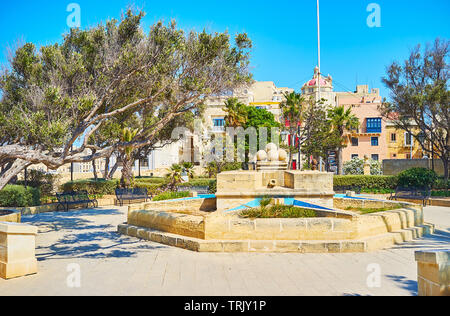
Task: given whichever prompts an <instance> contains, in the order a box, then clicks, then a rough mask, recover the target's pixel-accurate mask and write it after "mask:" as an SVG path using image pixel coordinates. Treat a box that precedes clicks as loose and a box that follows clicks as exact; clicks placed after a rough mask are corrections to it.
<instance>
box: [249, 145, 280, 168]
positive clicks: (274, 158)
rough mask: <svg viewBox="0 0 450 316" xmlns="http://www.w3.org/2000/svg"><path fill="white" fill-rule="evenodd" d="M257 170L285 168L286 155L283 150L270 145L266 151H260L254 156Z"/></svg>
mask: <svg viewBox="0 0 450 316" xmlns="http://www.w3.org/2000/svg"><path fill="white" fill-rule="evenodd" d="M256 160H257V163H256V167H257V170H284V169H286V168H287V160H288V154H287V152H286V151H285V150H284V149H278V147H277V145H275V144H273V143H270V144H268V145H267V146H266V150H260V151H258V153H257V154H256Z"/></svg>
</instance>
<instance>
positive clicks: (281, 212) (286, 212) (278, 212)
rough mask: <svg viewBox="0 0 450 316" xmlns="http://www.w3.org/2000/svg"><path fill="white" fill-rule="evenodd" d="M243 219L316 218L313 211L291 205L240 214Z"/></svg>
mask: <svg viewBox="0 0 450 316" xmlns="http://www.w3.org/2000/svg"><path fill="white" fill-rule="evenodd" d="M239 216H240V217H243V218H309V217H317V214H316V212H315V211H314V210H311V209H305V208H301V207H296V206H291V205H271V206H268V205H266V206H264V207H260V208H252V209H248V210H244V211H242V212H240V214H239Z"/></svg>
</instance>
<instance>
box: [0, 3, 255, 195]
mask: <svg viewBox="0 0 450 316" xmlns="http://www.w3.org/2000/svg"><path fill="white" fill-rule="evenodd" d="M143 16H144V13H143V12H137V13H134V12H132V11H131V10H129V11H127V13H126V14H125V15H124V16H123V17H122V18H121V20H120V21H116V20H110V21H108V22H106V23H105V24H100V25H98V26H96V27H93V28H89V29H87V30H80V29H72V30H71V31H70V33H68V34H67V35H65V36H64V39H63V41H62V43H60V44H59V43H58V44H54V45H47V46H43V47H42V48H41V49H40V50H39V51H37V50H36V48H35V46H34V45H33V44H31V43H27V44H25V45H23V46H22V47H20V48H18V49H17V51H16V52H15V54H14V55H13V56H12V57H11V60H10V65H9V67H8V70H5V71H3V73H2V75H1V79H0V91H1V95H2V97H1V100H0V135H1V136H0V138H1V140H0V144H1V147H0V166H1V167H3V168H2V170H3V172H2V174H1V176H0V189H1V188H3V187H4V186H5V185H6V184H7V183H8V181H9V180H10V179H11V178H12V177H14V176H15V175H17V174H18V173H19V172H20V171H21V170H23V169H24V168H25V167H27V166H29V165H31V164H39V163H42V164H45V165H46V166H47V167H48V168H50V169H56V168H58V167H60V166H62V165H65V164H67V163H71V162H89V161H92V160H94V159H99V158H103V157H109V156H111V154H112V153H113V152H117V151H120V150H122V151H123V150H124V149H125V148H130V147H132V148H133V149H139V148H141V147H145V146H147V145H149V144H151V143H154V141H155V139H156V138H157V137H158V135H159V132H160V131H161V130H162V129H163V128H164V127H165V126H167V125H168V124H169V123H170V122H172V121H173V120H174V119H175V118H177V117H178V116H182V115H184V114H185V113H187V112H191V113H194V114H197V113H198V112H199V111H201V109H202V108H203V103H204V100H205V99H206V98H208V97H210V96H213V95H223V94H225V93H227V92H229V91H232V90H233V89H234V88H236V87H239V86H241V85H243V84H247V83H248V82H249V81H250V79H251V76H250V75H249V72H248V63H249V53H248V50H249V49H250V48H251V42H250V40H249V39H248V37H247V35H246V34H238V35H236V37H235V41H234V44H232V43H230V36H229V35H228V34H227V33H215V34H208V33H207V32H205V31H203V32H201V33H197V32H194V31H191V32H190V33H189V34H185V33H184V32H183V31H182V30H180V29H178V28H177V27H176V24H175V23H171V24H169V25H164V24H163V23H162V22H158V23H156V24H155V25H153V26H152V27H151V29H150V31H149V33H148V34H146V33H144V31H143V30H142V28H141V21H142V18H143ZM120 115H124V116H125V117H129V116H131V115H137V116H139V117H140V118H142V120H143V124H141V127H140V128H139V130H138V131H137V133H136V135H134V137H133V139H132V140H131V141H125V142H124V141H121V142H117V143H114V144H107V145H106V146H98V145H97V144H93V143H91V142H90V138H91V136H92V135H94V134H95V133H97V132H98V131H100V129H101V128H102V127H103V126H104V124H105V123H106V122H108V121H109V120H112V119H114V118H115V117H118V116H120ZM74 145H75V146H74Z"/></svg>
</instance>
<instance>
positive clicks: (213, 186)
mask: <svg viewBox="0 0 450 316" xmlns="http://www.w3.org/2000/svg"><path fill="white" fill-rule="evenodd" d="M208 192H209V193H211V194H216V193H217V180H213V181H211V182H210V184H209V188H208Z"/></svg>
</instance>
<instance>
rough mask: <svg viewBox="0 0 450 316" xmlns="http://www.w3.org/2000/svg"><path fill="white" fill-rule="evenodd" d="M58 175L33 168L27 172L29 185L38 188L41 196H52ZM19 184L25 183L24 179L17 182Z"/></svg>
mask: <svg viewBox="0 0 450 316" xmlns="http://www.w3.org/2000/svg"><path fill="white" fill-rule="evenodd" d="M58 177H59V176H58V175H55V174H51V173H46V172H43V171H40V170H35V169H31V170H28V172H27V186H30V187H33V188H38V189H39V190H40V192H41V196H52V195H53V193H54V192H53V190H54V188H55V184H56V182H57V180H58ZM16 184H17V185H25V181H24V180H20V181H17V182H16Z"/></svg>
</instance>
